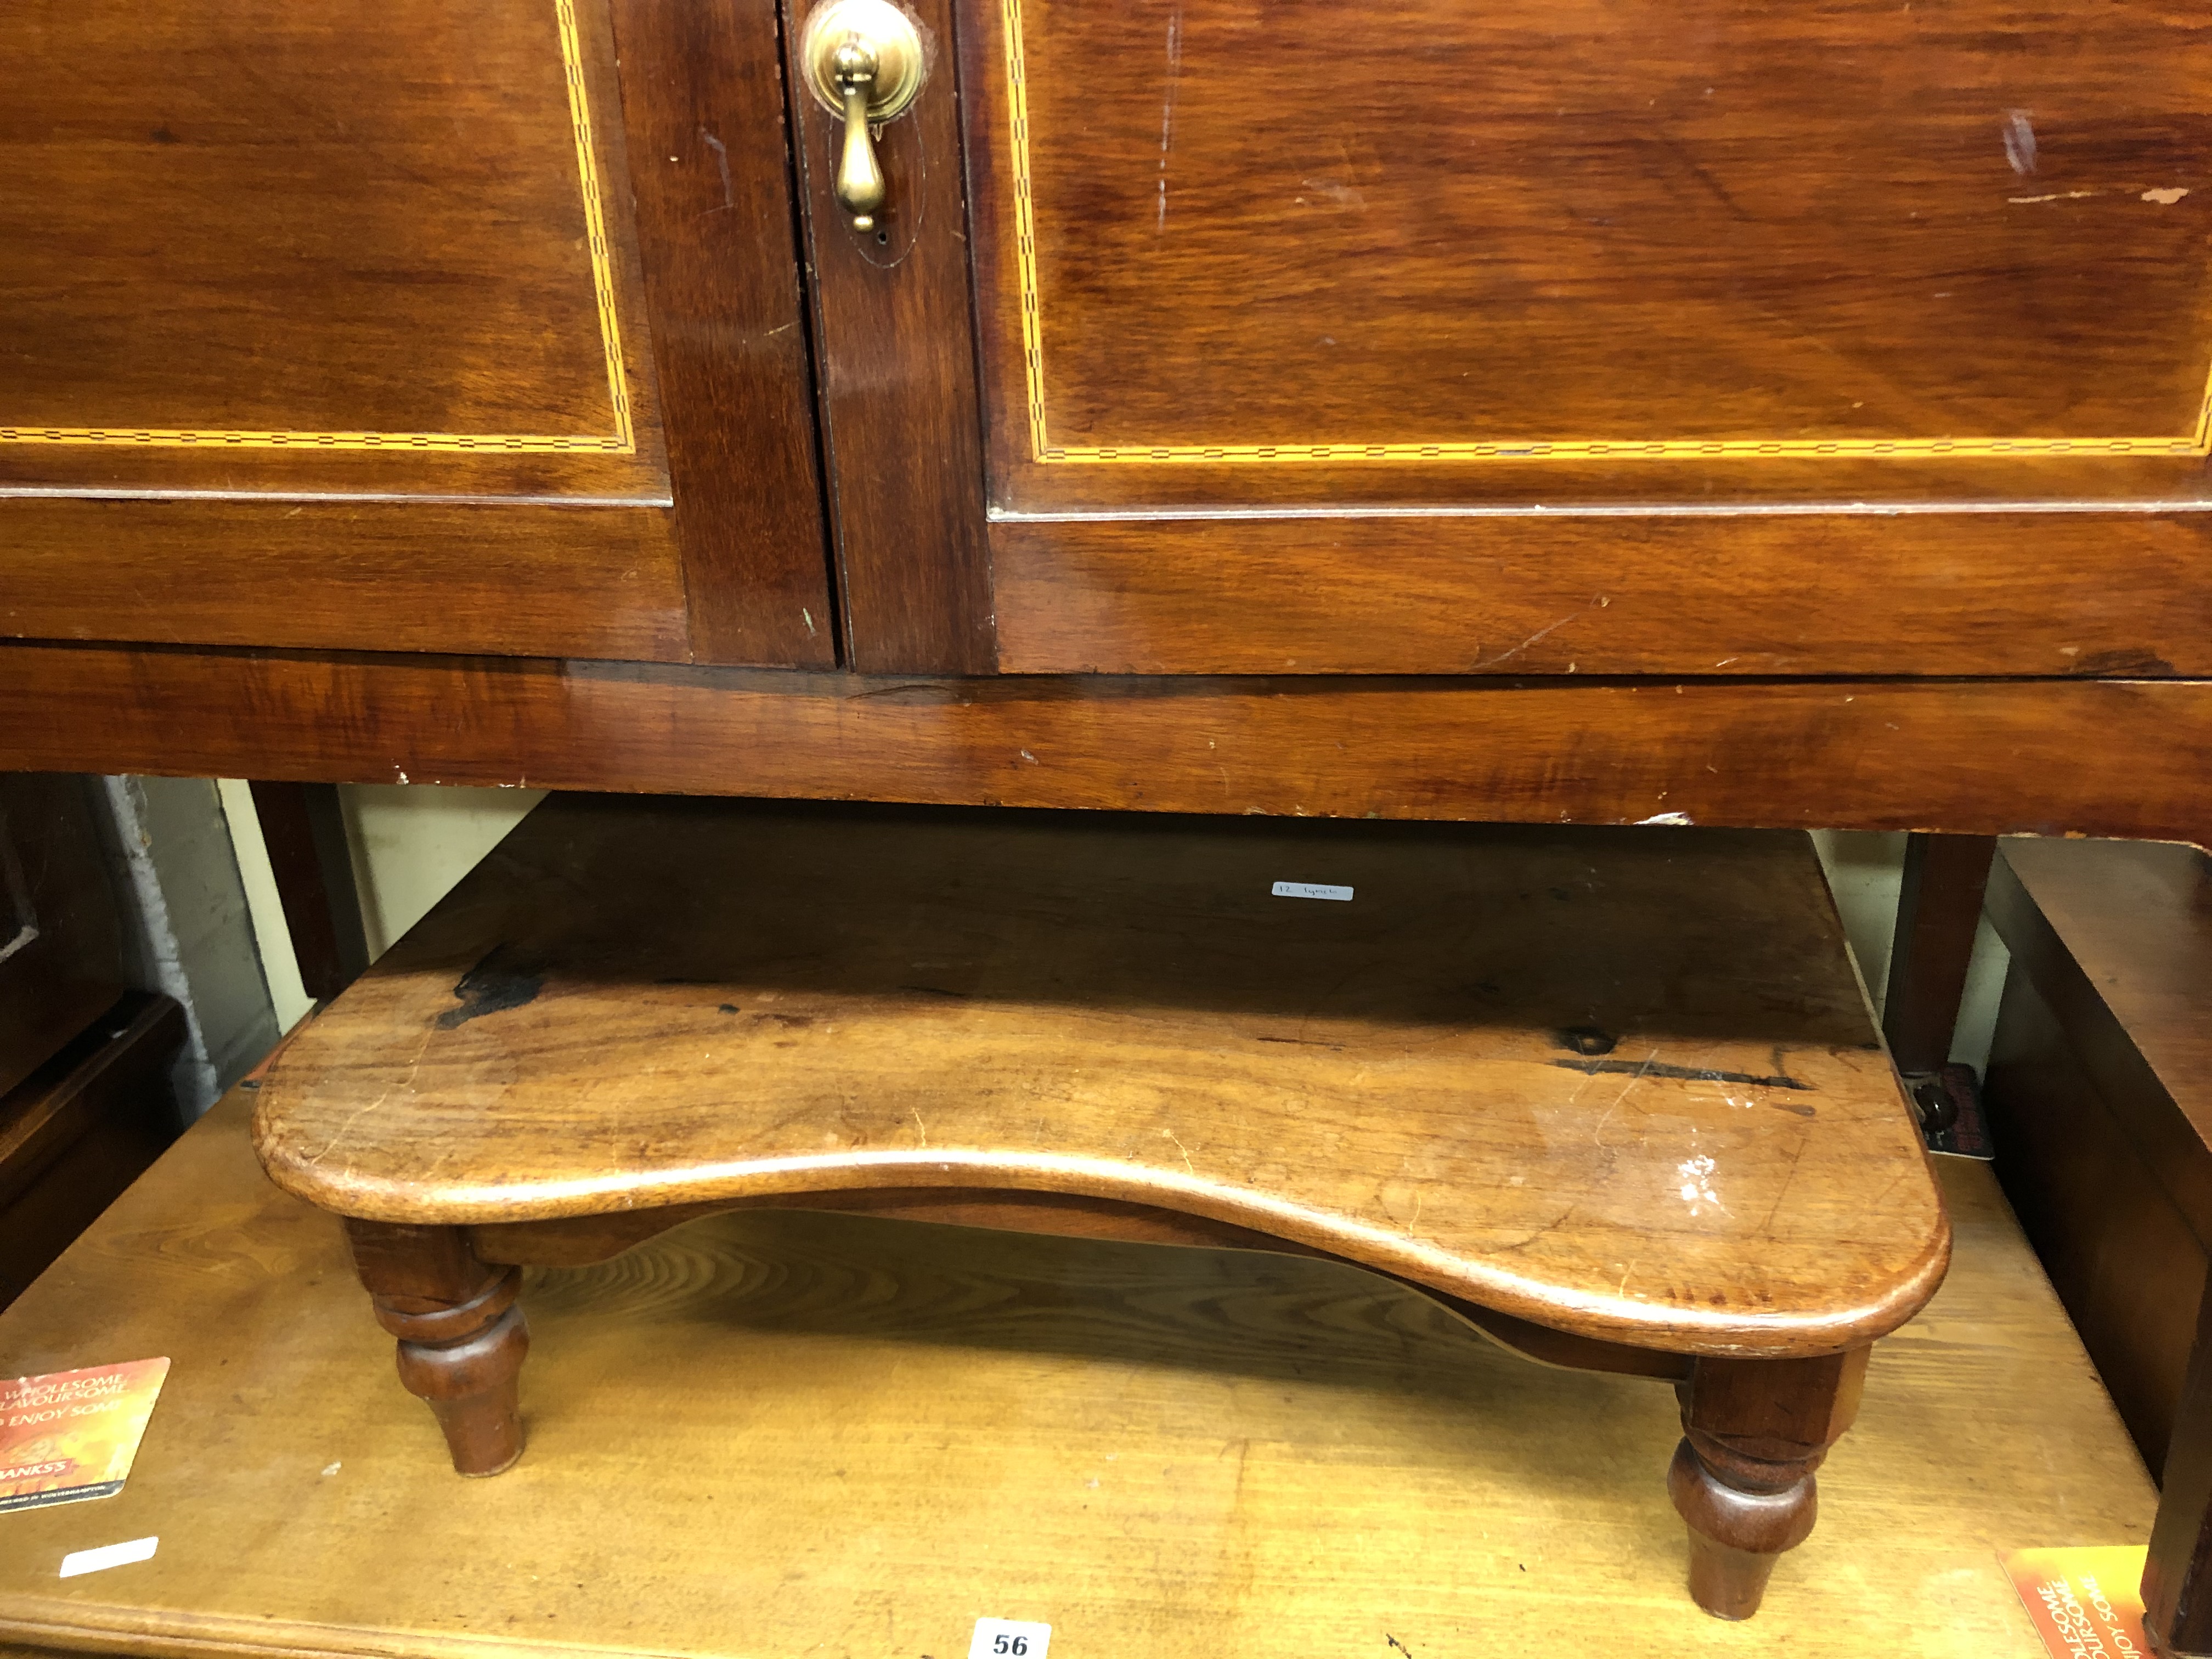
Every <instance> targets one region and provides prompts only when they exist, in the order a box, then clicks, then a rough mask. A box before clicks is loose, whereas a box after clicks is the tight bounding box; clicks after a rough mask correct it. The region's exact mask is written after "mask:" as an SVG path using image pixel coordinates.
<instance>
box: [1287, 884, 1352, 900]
mask: <svg viewBox="0 0 2212 1659" xmlns="http://www.w3.org/2000/svg"><path fill="white" fill-rule="evenodd" d="M1275 896H1276V897H1277V898H1325V899H1349V898H1350V897H1351V896H1352V890H1351V889H1350V888H1349V887H1331V886H1330V885H1328V884H1327V883H1326V882H1319V881H1279V882H1277V883H1276V884H1275Z"/></svg>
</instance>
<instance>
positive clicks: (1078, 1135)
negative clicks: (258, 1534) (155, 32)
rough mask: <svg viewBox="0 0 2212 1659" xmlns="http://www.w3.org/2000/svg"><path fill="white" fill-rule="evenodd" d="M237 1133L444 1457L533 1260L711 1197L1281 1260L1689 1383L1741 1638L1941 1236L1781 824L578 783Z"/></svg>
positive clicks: (325, 1026)
mask: <svg viewBox="0 0 2212 1659" xmlns="http://www.w3.org/2000/svg"><path fill="white" fill-rule="evenodd" d="M1346 894H1348V895H1349V896H1348V897H1346V896H1342V895H1346ZM1316 895H1323V896H1316ZM1325 895H1337V896H1325ZM254 1128H255V1140H256V1145H257V1146H258V1149H259V1152H260V1154H261V1158H262V1160H263V1162H264V1164H265V1165H266V1167H267V1169H268V1170H269V1172H270V1176H272V1177H273V1178H274V1179H275V1180H276V1182H277V1184H278V1185H280V1186H282V1187H283V1188H285V1189H286V1190H288V1191H289V1192H292V1193H294V1194H297V1195H299V1196H300V1197H301V1198H304V1199H307V1200H309V1201H310V1202H312V1203H313V1204H316V1205H318V1206H321V1207H322V1208H324V1209H325V1210H328V1211H331V1212H334V1213H335V1214H337V1215H339V1216H341V1217H343V1218H344V1219H345V1224H346V1227H347V1231H348V1232H349V1236H350V1237H351V1240H352V1243H353V1250H354V1256H355V1260H356V1263H357V1265H358V1267H359V1268H360V1272H361V1276H362V1282H363V1283H364V1284H365V1285H367V1286H368V1291H369V1293H370V1296H371V1297H372V1300H373V1302H374V1307H375V1310H376V1315H377V1317H378V1319H379V1320H380V1322H381V1323H382V1324H383V1326H384V1327H385V1328H386V1330H388V1331H390V1332H391V1333H392V1334H393V1335H395V1336H396V1337H398V1339H399V1345H398V1346H399V1372H400V1377H401V1380H402V1381H403V1382H404V1383H405V1384H406V1386H407V1387H408V1389H410V1390H411V1391H412V1392H414V1393H415V1394H416V1395H419V1396H421V1397H422V1398H423V1399H424V1400H427V1401H428V1402H429V1403H430V1406H431V1407H432V1409H433V1410H434V1411H435V1413H437V1416H438V1419H439V1421H440V1422H441V1425H443V1426H444V1429H445V1432H446V1437H447V1444H448V1447H449V1448H450V1449H451V1452H452V1455H453V1465H454V1467H455V1468H457V1469H459V1470H460V1471H461V1472H462V1473H463V1474H497V1473H498V1472H499V1471H500V1470H501V1469H503V1468H507V1466H508V1465H509V1464H510V1463H512V1462H513V1461H514V1459H515V1458H516V1457H517V1456H518V1455H520V1451H521V1447H522V1432H521V1427H520V1415H519V1412H518V1407H517V1390H516V1377H517V1374H518V1372H519V1370H520V1366H521V1364H522V1358H523V1355H524V1352H525V1350H526V1347H527V1345H528V1336H527V1334H526V1328H525V1326H524V1322H523V1316H522V1310H521V1309H520V1306H518V1305H517V1303H516V1293H517V1290H518V1287H519V1285H520V1264H525V1263H531V1264H540V1265H548V1266H562V1265H574V1264H580V1263H585V1262H590V1261H601V1260H604V1259H605V1258H606V1257H608V1256H611V1255H615V1254H616V1253H617V1252H619V1251H621V1250H623V1249H627V1248H629V1246H631V1245H634V1244H636V1243H641V1242H642V1241H643V1240H645V1239H647V1238H649V1237H653V1235H654V1234H656V1233H658V1232H660V1231H663V1230H665V1229H666V1228H668V1227H671V1226H673V1225H677V1224H678V1223H679V1222H681V1221H684V1220H685V1219H687V1218H691V1217H695V1216H698V1215H702V1214H705V1213H708V1212H714V1211H720V1210H728V1209H734V1208H738V1207H741V1206H764V1205H773V1206H781V1207H787V1208H790V1207H801V1208H815V1209H846V1210H866V1211H871V1212H877V1213H885V1214H894V1215H900V1216H906V1217H919V1218H935V1219H939V1220H945V1221H952V1222H960V1223H965V1224H968V1225H981V1226H988V1227H999V1228H1012V1229H1016V1230H1024V1231H1038V1232H1060V1233H1073V1234H1078V1235H1091V1236H1103V1237H1118V1238H1134V1239H1143V1240H1148V1241H1152V1242H1160V1243H1187V1244H1203V1245H1212V1246H1220V1245H1225V1244H1227V1245H1242V1246H1246V1247H1249V1248H1253V1249H1269V1250H1288V1251H1292V1252H1297V1253H1304V1254H1312V1255H1324V1256H1332V1257H1335V1258H1338V1259H1340V1260H1343V1261H1350V1262H1352V1263H1354V1264H1356V1265H1358V1266H1360V1267H1366V1268H1369V1269H1371V1270H1373V1271H1375V1272H1377V1273H1383V1274H1386V1275H1388V1276H1389V1277H1392V1278H1394V1279H1400V1280H1402V1281H1404V1282H1405V1283H1407V1284H1409V1285H1414V1286H1416V1287H1417V1288H1419V1289H1420V1290H1422V1291H1425V1292H1426V1293H1428V1294H1429V1295H1431V1296H1432V1297H1436V1298H1437V1300H1438V1301H1439V1302H1441V1303H1443V1304H1445V1305H1446V1306H1448V1307H1449V1308H1451V1309H1452V1310H1454V1311H1455V1312H1457V1313H1458V1314H1460V1315H1462V1316H1464V1317H1465V1318H1467V1319H1468V1321H1470V1322H1473V1323H1474V1324H1475V1325H1477V1326H1479V1327H1480V1328H1482V1329H1483V1330H1485V1331H1486V1332H1488V1333H1489V1334H1492V1336H1494V1337H1496V1338H1497V1339H1498V1340H1500V1341H1502V1342H1504V1344H1506V1345H1507V1346H1510V1347H1513V1348H1516V1349H1518V1350H1520V1351H1521V1352H1524V1353H1526V1354H1528V1355H1529V1356H1531V1357H1532V1358H1537V1359H1541V1360H1543V1361H1546V1362H1548V1363H1552V1364H1565V1365H1572V1366H1581V1367H1587V1368H1590V1369H1594V1370H1609V1371H1619V1372H1626V1373H1630V1374H1633V1375H1639V1376H1651V1377H1656V1378H1662V1379H1665V1380H1668V1381H1671V1382H1673V1383H1675V1384H1676V1386H1677V1389H1678V1392H1679V1393H1680V1396H1681V1401H1682V1423H1683V1430H1684V1438H1683V1440H1682V1442H1681V1443H1680V1446H1679V1447H1678V1448H1677V1449H1676V1450H1675V1454H1674V1463H1673V1465H1672V1467H1671V1468H1670V1469H1669V1471H1668V1486H1669V1490H1670V1491H1671V1492H1672V1493H1673V1496H1674V1503H1675V1506H1676V1508H1677V1509H1678V1510H1680V1512H1681V1514H1682V1516H1683V1517H1684V1518H1685V1519H1686V1521H1687V1522H1689V1526H1690V1534H1691V1567H1690V1588H1691V1592H1692V1595H1694V1596H1695V1597H1696V1599H1697V1600H1698V1601H1699V1604H1700V1605H1701V1606H1703V1607H1705V1608H1706V1609H1707V1610H1708V1611H1711V1612H1712V1613H1717V1614H1719V1615H1721V1616H1722V1617H1724V1618H1744V1617H1747V1616H1748V1615H1749V1614H1750V1613H1753V1611H1755V1610H1756V1608H1757V1607H1758V1605H1759V1596H1760V1594H1761V1591H1762V1590H1763V1589H1764V1587H1765V1581H1766V1577H1767V1574H1768V1572H1769V1571H1770V1570H1771V1566H1772V1565H1773V1561H1774V1559H1775V1557H1776V1556H1777V1555H1778V1554H1779V1553H1781V1552H1782V1551H1784V1550H1787V1549H1789V1548H1790V1547H1793V1546H1794V1545H1796V1544H1797V1543H1798V1542H1800V1541H1802V1540H1803V1538H1804V1537H1805V1536H1806V1534H1808V1532H1809V1531H1810V1529H1811V1528H1812V1525H1813V1521H1814V1473H1813V1472H1814V1469H1815V1468H1817V1467H1818V1466H1819V1464H1820V1461H1821V1459H1822V1458H1823V1457H1824V1456H1825V1455H1826V1452H1827V1449H1828V1448H1829V1447H1830V1446H1831V1445H1832V1443H1834V1442H1835V1440H1836V1439H1837V1437H1838V1436H1840V1435H1841V1434H1842V1433H1843V1431H1844V1429H1845V1428H1846V1427H1848V1426H1849V1425H1850V1419H1851V1416H1852V1413H1853V1410H1854V1408H1855V1406H1856V1403H1857V1391H1858V1386H1859V1380H1860V1377H1861V1376H1862V1374H1863V1371H1864V1369H1865V1362H1866V1356H1867V1351H1868V1347H1869V1345H1870V1344H1871V1343H1872V1342H1873V1340H1875V1338H1877V1337H1879V1336H1881V1335H1882V1334H1885V1333H1887V1332H1888V1331H1890V1330H1893V1329H1894V1328H1896V1327H1897V1326H1899V1325H1900V1324H1902V1323H1903V1322H1905V1320H1906V1319H1908V1318H1910V1317H1911V1316H1912V1315H1913V1314H1914V1313H1915V1312H1916V1311H1917V1310H1919V1308H1920V1307H1921V1306H1922V1305H1923V1304H1924V1303H1925V1302H1926V1301H1927V1299H1928V1297H1929V1296H1930V1295H1931V1294H1932V1293H1933V1292H1934V1291H1935V1289H1936V1285H1937V1284H1938V1282H1939V1281H1940V1280H1941V1279H1942V1273H1943V1269H1944V1267H1945V1264H1946V1262H1947V1261H1948V1255H1949V1247H1950V1233H1949V1229H1948V1225H1947V1223H1946V1221H1945V1218H1944V1215H1943V1210H1942V1201H1941V1200H1940V1198H1939V1197H1938V1195H1937V1193H1936V1186H1935V1183H1934V1182H1933V1180H1932V1178H1931V1176H1930V1173H1929V1168H1928V1164H1927V1161H1926V1158H1925V1157H1924V1155H1923V1152H1922V1150H1921V1146H1920V1142H1919V1139H1918V1135H1917V1132H1916V1130H1915V1128H1914V1126H1913V1123H1912V1120H1911V1115H1910V1113H1909V1109H1908V1108H1907V1107H1906V1105H1905V1102H1904V1099H1903V1097H1902V1096H1901V1094H1900V1093H1899V1088H1898V1085H1897V1083H1896V1080H1895V1078H1894V1076H1893V1073H1892V1072H1891V1069H1890V1066H1889V1063H1888V1060H1887V1056H1886V1055H1885V1054H1884V1053H1883V1050H1882V1048H1881V1042H1880V1041H1879V1039H1878V1037H1877V1036H1876V1034H1875V1027H1874V1024H1873V1021H1872V1018H1871V1016H1870V1014H1869V1010H1868V1008H1867V1006H1866V1000H1865V996H1864V994H1863V990H1862V989H1861V987H1860V985H1859V982H1858V979H1857V974H1856V973H1855V971H1854V970H1853V969H1852V966H1851V963H1850V957H1849V956H1848V954H1847V952H1846V951H1845V948H1844V941H1843V934H1842V930H1841V927H1840V926H1839V924H1838V921H1837V918H1836V915H1835V911H1834V907H1833V905H1832V902H1831V901H1830V899H1829V896H1828V892H1827V889H1826V884H1825V883H1824V882H1823V880H1822V878H1821V875H1820V868H1819V866H1818V863H1817V861H1816V860H1815V859H1814V855H1813V853H1812V849H1811V848H1810V846H1809V844H1808V842H1806V841H1805V839H1804V838H1803V837H1802V836H1784V835H1762V834H1756V833H1742V832H1730V831H1718V830H1702V829H1683V830H1675V831H1670V832H1667V833H1663V834H1662V833H1657V832H1653V831H1649V830H1615V829H1542V830H1532V829H1518V828H1498V827H1480V828H1474V827H1466V826H1453V825H1433V824H1394V823H1393V824H1386V823H1313V822H1295V821H1294V822H1284V821H1279V820H1267V821H1261V820H1255V819H1229V820H1191V819H1172V818H1159V817H1143V816H1136V815H1130V816H1124V815H1103V814H1101V815H1095V816H1094V815H1087V814H1085V815H1073V814H1044V813H994V812H984V811H942V810H921V809H905V808H893V807H872V806H863V807H823V806H808V805H767V804H751V803H739V802H665V801H655V802H640V801H632V800H625V799H602V798H590V797H571V798H564V799H555V800H551V801H549V802H547V803H546V804H545V805H544V806H542V807H540V808H539V809H538V811H536V812H534V813H533V814H532V815H531V817H529V818H527V819H526V820H525V822H524V823H522V825H521V826H520V828H519V829H516V830H515V832H514V833H513V835H511V836H509V837H508V838H507V841H506V842H504V843H503V844H502V845H501V847H500V848H498V849H497V850H496V851H495V853H494V854H492V855H491V856H490V857H489V859H488V860H485V862H484V864H483V866H481V867H479V868H478V869H477V871H476V872H474V873H473V874H471V876H470V877H469V878H467V879H466V880H465V882H463V883H462V884H461V885H460V886H459V888H457V889H456V890H454V891H453V894H452V895H451V896H449V897H448V898H447V900H446V901H445V902H443V903H442V904H441V905H440V906H439V907H438V908H436V909H435V910H434V911H433V912H432V913H431V914H430V915H428V917H426V918H425V919H424V921H422V924H421V925H420V926H418V927H416V929H415V930H414V931H413V932H412V933H410V934H409V935H408V937H407V938H406V939H404V941H403V942H402V943H401V944H400V945H398V946H396V947H395V948H394V949H393V950H392V951H391V952H390V953H389V954H387V955H386V957H384V959H383V960H382V961H381V962H380V963H378V964H377V966H376V967H375V968H374V969H373V970H372V971H371V972H370V973H369V974H368V976H367V977H365V978H364V979H362V981H359V982H358V983H357V984H356V985H355V986H354V987H353V988H352V989H350V990H349V991H348V992H347V993H346V994H344V995H343V997H341V998H340V999H338V1000H337V1003H336V1004H335V1005H334V1006H332V1007H331V1009H330V1010H329V1011H327V1012H325V1014H324V1015H323V1016H322V1017H321V1018H319V1019H318V1020H317V1021H316V1022H315V1023H314V1024H313V1025H311V1026H310V1027H308V1028H307V1030H305V1031H304V1032H303V1033H302V1034H301V1036H300V1037H299V1038H298V1039H297V1040H296V1041H295V1042H294V1043H293V1044H292V1045H291V1047H290V1048H289V1049H288V1050H287V1051H286V1052H285V1054H283V1058H282V1059H281V1060H280V1061H279V1063H278V1064H277V1066H276V1067H275V1069H274V1070H273V1071H272V1073H270V1077H269V1079H268V1080H267V1083H266V1084H265V1085H264V1088H263V1090H262V1092H261V1098H260V1106H259V1109H258V1113H257V1115H256V1119H255V1126H254Z"/></svg>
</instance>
